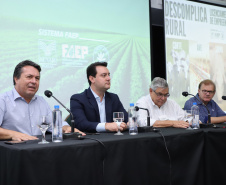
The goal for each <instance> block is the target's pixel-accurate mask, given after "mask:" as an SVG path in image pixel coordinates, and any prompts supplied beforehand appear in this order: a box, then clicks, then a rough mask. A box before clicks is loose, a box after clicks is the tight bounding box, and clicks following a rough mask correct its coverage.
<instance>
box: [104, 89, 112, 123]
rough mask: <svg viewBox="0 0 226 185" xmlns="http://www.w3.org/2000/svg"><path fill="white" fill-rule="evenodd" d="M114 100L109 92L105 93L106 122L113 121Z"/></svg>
mask: <svg viewBox="0 0 226 185" xmlns="http://www.w3.org/2000/svg"><path fill="white" fill-rule="evenodd" d="M112 103H113V102H112V99H111V97H110V94H109V93H108V92H106V93H105V111H106V121H107V122H112V121H113V112H112Z"/></svg>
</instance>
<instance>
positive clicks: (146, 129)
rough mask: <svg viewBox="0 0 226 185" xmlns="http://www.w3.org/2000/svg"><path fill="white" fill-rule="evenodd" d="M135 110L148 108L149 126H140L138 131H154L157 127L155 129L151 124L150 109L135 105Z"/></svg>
mask: <svg viewBox="0 0 226 185" xmlns="http://www.w3.org/2000/svg"><path fill="white" fill-rule="evenodd" d="M134 108H135V111H138V110H139V109H142V110H146V111H147V114H148V116H147V126H144V127H138V132H152V131H155V129H153V127H152V126H150V114H149V110H148V109H146V108H142V107H138V106H135V107H134Z"/></svg>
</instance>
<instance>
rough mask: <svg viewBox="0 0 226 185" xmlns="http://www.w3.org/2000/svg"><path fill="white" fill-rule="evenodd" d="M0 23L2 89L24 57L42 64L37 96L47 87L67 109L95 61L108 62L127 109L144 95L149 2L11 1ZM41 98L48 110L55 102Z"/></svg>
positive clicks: (3, 6)
mask: <svg viewBox="0 0 226 185" xmlns="http://www.w3.org/2000/svg"><path fill="white" fill-rule="evenodd" d="M0 27H1V29H0V53H1V55H0V65H1V66H0V74H1V75H0V79H1V83H0V93H3V92H6V91H8V90H11V89H12V88H13V71H14V68H15V66H16V65H17V64H18V63H19V62H21V61H23V60H26V59H30V60H32V61H34V62H36V63H38V64H40V65H41V67H42V72H41V81H40V87H39V91H38V93H37V94H38V95H41V96H44V91H45V90H47V89H48V90H51V91H52V92H53V95H54V96H55V97H57V98H58V99H59V100H60V101H61V102H62V103H64V104H65V105H66V107H68V108H70V97H71V95H73V94H75V93H79V92H82V91H83V90H84V89H85V88H88V81H87V78H86V67H87V66H88V65H89V64H91V63H92V62H96V61H106V62H108V68H109V70H110V73H111V88H110V89H109V91H110V92H113V93H116V94H118V95H119V97H120V99H121V101H122V103H123V105H124V107H125V108H126V109H127V108H128V107H129V103H130V102H134V103H135V102H136V101H137V99H138V98H140V97H141V96H143V95H145V94H147V93H148V85H149V83H150V80H151V66H150V63H151V61H150V25H149V0H133V1H131V0H123V1H121V0H114V1H110V0H95V1H93V0H84V1H81V0H45V1H35V0H20V1H16V0H9V1H4V2H2V3H1V6H0ZM45 99H46V100H47V102H48V103H49V105H50V107H51V109H53V106H54V105H55V104H58V103H57V102H56V101H55V100H54V99H52V98H50V99H48V98H47V97H45ZM61 110H62V111H63V117H66V116H67V115H68V113H67V112H66V111H65V110H64V109H63V108H62V107H61Z"/></svg>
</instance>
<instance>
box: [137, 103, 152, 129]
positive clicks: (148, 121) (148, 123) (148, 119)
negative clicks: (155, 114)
mask: <svg viewBox="0 0 226 185" xmlns="http://www.w3.org/2000/svg"><path fill="white" fill-rule="evenodd" d="M134 108H135V110H136V111H138V110H139V109H143V110H146V111H147V113H148V117H147V126H148V127H149V126H150V114H149V110H148V109H146V108H142V107H138V106H135V107H134Z"/></svg>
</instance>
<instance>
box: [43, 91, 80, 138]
mask: <svg viewBox="0 0 226 185" xmlns="http://www.w3.org/2000/svg"><path fill="white" fill-rule="evenodd" d="M51 96H52V97H53V98H54V99H55V100H56V101H57V102H58V103H59V104H60V105H61V106H62V107H64V108H65V109H66V110H67V111H68V112H69V113H70V116H71V133H63V139H81V138H82V134H80V133H79V132H74V128H75V121H74V117H73V114H72V113H71V111H70V110H69V109H68V108H67V107H65V106H64V105H63V104H62V103H61V102H60V101H59V100H58V99H57V98H56V97H55V96H53V95H52V93H51ZM51 96H50V95H49V96H47V97H48V98H49V97H51Z"/></svg>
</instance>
